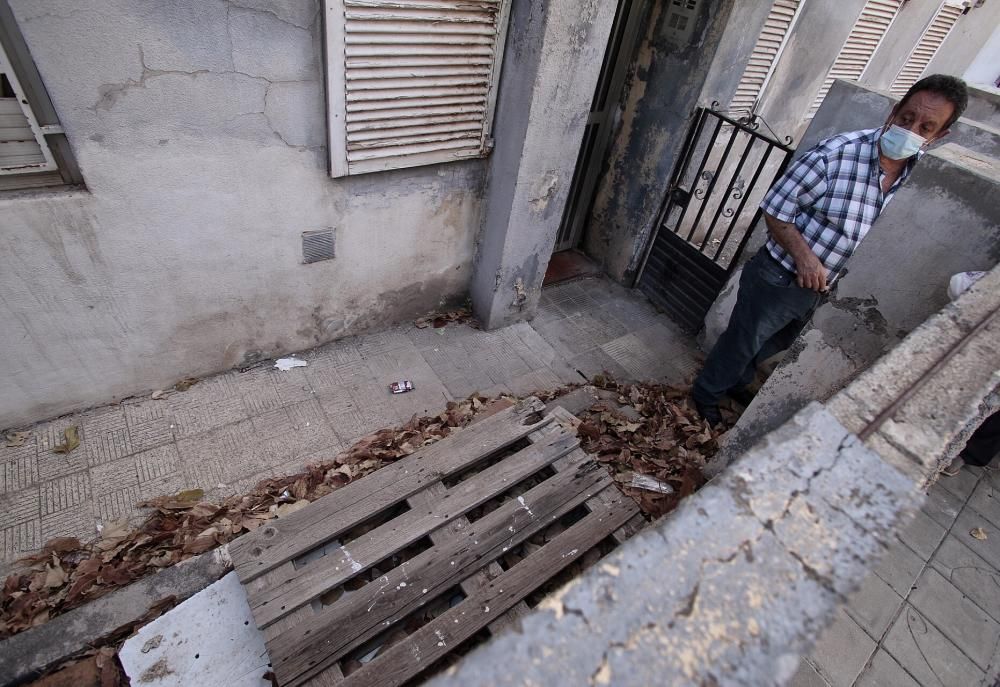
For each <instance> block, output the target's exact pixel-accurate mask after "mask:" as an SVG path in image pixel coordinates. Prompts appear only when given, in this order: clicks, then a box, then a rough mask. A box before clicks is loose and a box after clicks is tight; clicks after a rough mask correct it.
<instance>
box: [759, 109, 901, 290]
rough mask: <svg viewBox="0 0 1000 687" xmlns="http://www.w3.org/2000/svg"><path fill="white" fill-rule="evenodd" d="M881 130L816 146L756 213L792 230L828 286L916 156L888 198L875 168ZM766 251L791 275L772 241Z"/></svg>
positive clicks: (790, 263) (788, 261) (788, 259)
mask: <svg viewBox="0 0 1000 687" xmlns="http://www.w3.org/2000/svg"><path fill="white" fill-rule="evenodd" d="M881 136H882V129H881V128H879V129H865V130H863V131H854V132H851V133H846V134H839V135H837V136H833V137H832V138H828V139H826V140H825V141H822V142H820V143H819V144H818V145H816V147H814V148H812V149H811V150H809V151H808V152H807V153H806V154H805V155H803V156H802V157H801V158H800V159H798V160H796V161H795V162H793V163H792V165H791V166H790V167H789V168H788V170H787V171H786V172H785V174H784V175H783V176H782V177H781V179H779V180H778V181H777V183H775V184H774V186H772V187H771V190H770V191H768V193H767V195H766V196H764V200H763V202H762V203H761V205H760V207H761V209H762V210H764V212H766V213H767V214H769V215H771V216H773V217H775V218H777V219H779V220H781V221H782V222H789V223H792V224H794V225H795V226H796V227H797V228H798V230H799V232H800V233H801V234H802V238H804V239H805V241H806V243H807V244H809V247H810V248H812V251H813V253H815V254H816V257H818V258H819V259H820V262H822V263H823V266H824V267H826V269H827V270H828V271H829V274H828V275H827V283H830V284H832V283H833V282H834V281H835V280H836V279H837V277H838V276H840V274H841V273H842V272H843V270H844V267H845V266H846V265H847V261H848V259H849V258H850V257H851V255H853V253H854V251H855V250H856V249H857V247H858V244H860V243H861V241H862V239H864V238H865V236H866V235H867V234H868V230H869V229H871V227H872V224H874V223H875V220H876V219H878V216H879V214H880V213H881V212H882V210H883V209H884V208H885V206H886V205H887V204H888V203H889V201H890V200H892V197H893V196H894V195H895V193H896V191H897V190H898V189H899V186H900V184H902V183H903V182H904V181H906V179H907V178H908V177H909V176H910V173H911V172H912V171H913V166H914V165H915V164H916V161H917V159H918V158H919V155H917V156H914V157H912V158H910V159H909V160H908V161H907V163H906V166H905V167H904V169H903V172H902V174H900V176H899V179H897V180H896V182H895V183H894V184H893V185H892V188H890V189H889V192H888V193H885V194H883V193H882V180H883V179H884V177H885V172H883V171H882V168H881V166H880V165H879V146H878V141H879V139H880V138H881ZM767 249H768V251H769V252H770V253H771V255H772V257H774V259H775V260H777V261H778V262H780V263H781V264H782V266H783V267H785V269H787V270H788V271H789V272H792V273H793V274H794V273H795V260H794V259H793V258H792V256H791V255H790V254H789V253H788V251H786V250H785V249H784V248H782V247H781V246H780V245H779V244H778V242H777V241H775V240H774V239H773V238H770V239H768V241H767Z"/></svg>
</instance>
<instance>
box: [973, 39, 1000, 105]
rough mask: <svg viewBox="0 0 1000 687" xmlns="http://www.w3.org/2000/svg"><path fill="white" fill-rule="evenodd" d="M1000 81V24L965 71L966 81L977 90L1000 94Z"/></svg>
mask: <svg viewBox="0 0 1000 687" xmlns="http://www.w3.org/2000/svg"><path fill="white" fill-rule="evenodd" d="M998 79H1000V22H998V23H997V25H996V28H994V29H993V34H992V35H991V36H990V39H989V40H988V41H987V42H986V45H984V46H983V47H982V48H981V49H980V51H979V54H978V55H976V59H974V60H973V61H972V64H970V65H969V68H968V69H966V70H965V80H966V81H968V82H969V84H970V85H973V86H976V87H977V88H982V89H988V90H990V91H992V92H993V93H1000V88H997V80H998Z"/></svg>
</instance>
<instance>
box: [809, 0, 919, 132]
mask: <svg viewBox="0 0 1000 687" xmlns="http://www.w3.org/2000/svg"><path fill="white" fill-rule="evenodd" d="M902 5H903V2H902V0H868V2H867V3H865V6H864V8H863V9H862V10H861V14H860V15H859V16H858V20H857V21H856V22H855V24H854V28H853V29H851V33H850V35H849V36H848V37H847V41H846V42H845V43H844V47H842V48H841V49H840V54H839V55H837V59H836V61H835V62H834V63H833V66H832V67H831V68H830V71H829V72H827V75H826V80H825V81H824V82H823V86H822V87H821V88H820V89H819V93H817V94H816V98H815V100H814V101H813V104H812V107H810V108H809V113H808V114H807V115H806V117H807V118H809V119H811V118H812V117H813V115H815V114H816V111H817V110H819V107H820V105H822V104H823V100H824V99H825V98H826V94H827V93H829V92H830V88H831V87H832V86H833V82H834V81H835V80H836V79H844V80H846V81H858V80H860V79H861V76H862V75H863V74H864V72H865V69H867V68H868V64H869V63H870V62H871V60H872V56H873V55H874V54H875V51H876V50H877V49H878V46H879V45H880V44H881V43H882V39H883V38H885V34H886V33H888V31H889V27H890V26H892V22H893V21H895V19H896V15H897V14H898V13H899V10H900V8H901V7H902Z"/></svg>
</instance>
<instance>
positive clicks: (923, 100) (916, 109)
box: [886, 91, 955, 143]
mask: <svg viewBox="0 0 1000 687" xmlns="http://www.w3.org/2000/svg"><path fill="white" fill-rule="evenodd" d="M954 112H955V106H954V105H952V104H951V103H950V102H948V100H947V99H946V98H945V97H944V96H942V95H939V94H937V93H932V92H930V91H920V92H919V93H916V94H914V95H913V97H912V98H910V99H909V100H908V101H907V102H906V103H905V104H904V105H903V106H902V107H898V106H897V108H896V109H894V110H893V111H892V114H891V115H890V116H889V121H888V122H887V123H886V125H887V126H889V125H892V124H895V125H896V126H898V127H901V128H903V129H909V130H910V131H912V132H913V133H915V134H917V135H918V136H922V137H924V138H926V139H927V142H928V143H931V142H932V141H936V140H938V139H940V138H943V137H944V136H945V135H947V133H948V129H947V128H946V127H947V124H948V121H949V120H950V119H951V116H952V114H954Z"/></svg>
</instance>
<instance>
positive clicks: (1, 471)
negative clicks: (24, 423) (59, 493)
mask: <svg viewBox="0 0 1000 687" xmlns="http://www.w3.org/2000/svg"><path fill="white" fill-rule="evenodd" d="M29 442H30V443H28V442H26V445H25V446H18V447H17V448H5V447H0V494H4V493H7V492H10V491H17V490H19V489H24V488H26V487H29V486H31V485H32V484H36V483H37V482H38V455H37V453H36V450H35V441H34V437H32V438H31V439H29Z"/></svg>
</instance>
